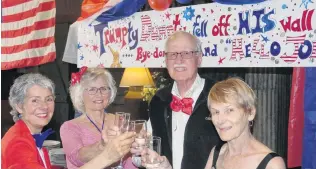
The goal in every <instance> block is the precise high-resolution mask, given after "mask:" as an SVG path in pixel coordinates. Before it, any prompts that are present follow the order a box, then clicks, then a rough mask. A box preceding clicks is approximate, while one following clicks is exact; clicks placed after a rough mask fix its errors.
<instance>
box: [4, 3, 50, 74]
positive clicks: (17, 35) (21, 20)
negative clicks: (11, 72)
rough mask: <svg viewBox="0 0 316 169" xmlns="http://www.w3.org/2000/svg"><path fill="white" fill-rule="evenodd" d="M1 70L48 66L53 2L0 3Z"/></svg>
mask: <svg viewBox="0 0 316 169" xmlns="http://www.w3.org/2000/svg"><path fill="white" fill-rule="evenodd" d="M1 4H2V7H1V8H2V24H1V37H2V38H1V45H2V46H1V69H2V70H8V69H13V68H23V67H28V66H37V65H40V64H44V63H47V62H52V61H54V60H55V58H56V51H55V39H54V34H55V14H56V7H55V0H2V2H1Z"/></svg>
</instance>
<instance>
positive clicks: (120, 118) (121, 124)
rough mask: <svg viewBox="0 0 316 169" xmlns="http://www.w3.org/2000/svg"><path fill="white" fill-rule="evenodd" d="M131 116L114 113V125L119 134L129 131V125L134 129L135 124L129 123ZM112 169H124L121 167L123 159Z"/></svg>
mask: <svg viewBox="0 0 316 169" xmlns="http://www.w3.org/2000/svg"><path fill="white" fill-rule="evenodd" d="M130 119H131V114H130V113H125V112H116V113H115V122H114V123H115V125H117V127H118V128H119V129H120V133H125V132H126V131H129V129H130V125H131V129H132V128H134V129H135V122H131V123H130ZM112 169H124V167H123V157H122V158H121V161H120V164H119V165H118V166H116V167H112Z"/></svg>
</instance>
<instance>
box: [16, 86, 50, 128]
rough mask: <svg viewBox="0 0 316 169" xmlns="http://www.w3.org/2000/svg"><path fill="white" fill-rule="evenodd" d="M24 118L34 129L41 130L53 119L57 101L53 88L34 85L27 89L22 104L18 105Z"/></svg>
mask: <svg viewBox="0 0 316 169" xmlns="http://www.w3.org/2000/svg"><path fill="white" fill-rule="evenodd" d="M16 107H17V110H18V112H19V113H20V114H21V115H22V120H23V121H24V122H25V123H26V124H27V125H28V127H29V128H30V129H31V130H32V131H33V132H34V131H39V132H40V131H41V130H42V128H43V127H44V126H46V125H47V124H48V123H49V121H50V120H51V118H52V116H53V113H54V108H55V101H54V95H53V93H52V91H51V90H49V89H47V88H43V87H41V86H38V85H34V86H32V87H31V88H29V89H28V90H27V93H26V98H25V99H24V103H23V104H22V105H17V106H16Z"/></svg>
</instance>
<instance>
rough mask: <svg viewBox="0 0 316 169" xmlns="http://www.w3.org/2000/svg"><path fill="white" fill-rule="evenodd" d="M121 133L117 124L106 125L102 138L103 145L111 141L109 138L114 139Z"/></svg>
mask: <svg viewBox="0 0 316 169" xmlns="http://www.w3.org/2000/svg"><path fill="white" fill-rule="evenodd" d="M120 134H121V133H120V129H119V128H118V127H117V126H115V125H113V126H110V127H107V126H106V127H105V128H104V129H103V130H102V140H101V143H102V145H103V146H105V145H106V144H107V143H108V142H109V140H112V139H114V138H115V137H117V136H118V135H120Z"/></svg>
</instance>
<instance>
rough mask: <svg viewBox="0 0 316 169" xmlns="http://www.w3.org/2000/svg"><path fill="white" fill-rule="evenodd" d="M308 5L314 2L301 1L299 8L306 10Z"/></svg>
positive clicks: (308, 0)
mask: <svg viewBox="0 0 316 169" xmlns="http://www.w3.org/2000/svg"><path fill="white" fill-rule="evenodd" d="M309 3H314V2H313V1H312V0H302V3H301V5H300V7H301V6H302V5H304V7H305V9H307V7H308V4H309Z"/></svg>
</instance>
